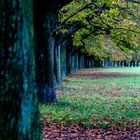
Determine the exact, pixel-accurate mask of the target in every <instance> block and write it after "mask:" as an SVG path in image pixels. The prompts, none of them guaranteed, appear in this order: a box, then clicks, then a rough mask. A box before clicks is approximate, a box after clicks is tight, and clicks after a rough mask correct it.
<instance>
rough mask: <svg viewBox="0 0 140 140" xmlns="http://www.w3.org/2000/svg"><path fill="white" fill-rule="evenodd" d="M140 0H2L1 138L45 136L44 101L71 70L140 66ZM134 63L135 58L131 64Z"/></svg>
mask: <svg viewBox="0 0 140 140" xmlns="http://www.w3.org/2000/svg"><path fill="white" fill-rule="evenodd" d="M139 5H140V2H139V0H99V1H97V0H86V1H85V0H73V1H72V0H57V1H55V0H49V1H45V0H36V1H32V0H22V1H21V0H19V1H16V0H1V1H0V19H1V20H0V34H1V35H0V60H1V61H0V77H1V78H0V112H1V113H0V114H2V115H1V116H0V139H11V140H16V139H17V140H20V139H21V140H22V139H29V140H36V139H41V129H40V121H39V111H38V100H39V101H40V102H43V103H54V102H57V98H56V91H55V90H56V87H57V86H61V80H62V79H63V77H65V76H66V75H67V74H69V73H70V72H71V71H74V70H76V69H79V68H85V67H93V66H95V67H96V66H105V65H106V63H108V61H111V63H112V64H110V63H109V64H107V65H112V66H128V65H133V66H138V65H139V61H140V50H139V49H140V46H139V44H140V42H139V39H140V35H139V32H140V29H139V27H140V24H139V23H140V22H139V21H140V19H139V18H140V15H139V10H140V6H139ZM128 62H131V63H128Z"/></svg>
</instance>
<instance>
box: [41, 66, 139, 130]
mask: <svg viewBox="0 0 140 140" xmlns="http://www.w3.org/2000/svg"><path fill="white" fill-rule="evenodd" d="M101 70H102V71H104V69H101ZM101 70H100V71H101ZM108 70H109V71H111V70H110V69H108ZM112 71H115V70H114V69H112ZM117 71H118V69H117ZM126 71H127V70H126ZM93 72H94V69H93ZM123 73H124V68H123ZM63 85H64V88H63V95H61V96H59V99H58V102H57V103H55V104H50V105H41V106H40V112H41V115H42V116H45V119H46V121H48V122H51V123H63V124H67V125H70V124H76V123H77V124H80V125H83V126H85V127H101V128H107V127H139V126H140V94H139V93H140V88H139V85H140V76H138V75H136V76H128V77H126V76H125V77H123V76H122V77H103V78H99V79H98V78H97V79H94V78H91V77H87V76H86V77H82V76H77V77H67V81H65V80H64V82H63Z"/></svg>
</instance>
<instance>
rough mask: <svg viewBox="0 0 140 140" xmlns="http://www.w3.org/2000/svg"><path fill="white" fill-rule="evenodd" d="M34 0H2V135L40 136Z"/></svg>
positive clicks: (32, 139) (36, 139)
mask: <svg viewBox="0 0 140 140" xmlns="http://www.w3.org/2000/svg"><path fill="white" fill-rule="evenodd" d="M32 6H33V3H32V0H18V1H17V0H1V1H0V34H1V35H0V77H1V78H0V114H1V115H0V139H1V140H24V139H26V140H40V139H41V128H40V121H39V111H38V100H37V96H36V90H35V72H34V71H35V62H34V32H33V8H32Z"/></svg>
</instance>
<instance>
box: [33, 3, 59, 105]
mask: <svg viewBox="0 0 140 140" xmlns="http://www.w3.org/2000/svg"><path fill="white" fill-rule="evenodd" d="M43 2H44V1H42V2H40V3H39V2H38V1H35V5H34V11H35V14H34V22H35V31H36V32H35V34H36V38H37V40H36V82H37V87H38V97H39V99H40V101H41V102H45V103H51V102H55V101H56V94H55V77H54V47H55V38H54V35H53V34H52V33H51V30H52V28H53V27H54V26H55V25H56V16H57V14H56V13H55V10H53V8H52V10H51V11H52V12H50V11H47V10H48V9H47V6H48V5H45V2H44V3H43ZM47 12H48V13H47ZM53 12H54V13H53Z"/></svg>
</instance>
